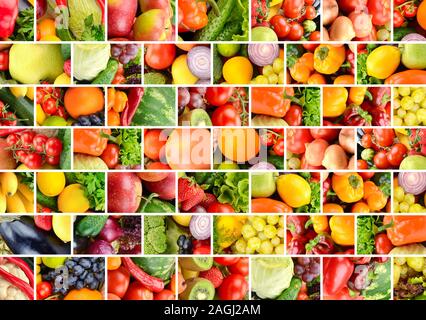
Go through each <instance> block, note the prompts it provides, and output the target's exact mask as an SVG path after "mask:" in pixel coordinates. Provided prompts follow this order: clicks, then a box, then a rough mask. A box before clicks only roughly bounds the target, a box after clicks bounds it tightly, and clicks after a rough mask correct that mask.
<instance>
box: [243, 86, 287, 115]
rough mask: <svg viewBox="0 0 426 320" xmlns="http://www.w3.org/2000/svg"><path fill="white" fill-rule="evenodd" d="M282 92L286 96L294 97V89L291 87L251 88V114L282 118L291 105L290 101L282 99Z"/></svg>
mask: <svg viewBox="0 0 426 320" xmlns="http://www.w3.org/2000/svg"><path fill="white" fill-rule="evenodd" d="M284 92H285V94H286V95H287V96H293V95H294V89H293V88H292V87H287V88H282V87H281V88H277V87H263V88H253V89H252V94H251V99H252V100H251V101H252V106H251V108H252V109H251V110H252V112H253V113H256V114H264V115H268V116H273V117H277V118H282V117H284V116H285V115H286V113H287V111H288V110H289V109H290V103H291V100H290V99H284Z"/></svg>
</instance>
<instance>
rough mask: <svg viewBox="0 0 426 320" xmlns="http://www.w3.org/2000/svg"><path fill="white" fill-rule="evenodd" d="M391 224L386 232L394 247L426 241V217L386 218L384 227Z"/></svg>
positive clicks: (402, 216)
mask: <svg viewBox="0 0 426 320" xmlns="http://www.w3.org/2000/svg"><path fill="white" fill-rule="evenodd" d="M390 223H393V225H392V227H390V228H388V229H386V232H387V235H388V238H389V240H390V241H391V242H392V244H393V245H394V246H402V245H405V244H411V243H418V242H423V241H426V216H406V215H398V216H385V217H384V218H383V225H388V224H390Z"/></svg>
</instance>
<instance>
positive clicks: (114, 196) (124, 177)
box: [108, 172, 142, 213]
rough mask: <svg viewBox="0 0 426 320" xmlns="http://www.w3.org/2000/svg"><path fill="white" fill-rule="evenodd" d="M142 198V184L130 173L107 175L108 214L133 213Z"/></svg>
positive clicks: (111, 173)
mask: <svg viewBox="0 0 426 320" xmlns="http://www.w3.org/2000/svg"><path fill="white" fill-rule="evenodd" d="M141 197H142V183H141V180H140V179H139V177H138V176H137V175H136V174H134V173H132V172H110V173H108V212H110V213H117V212H118V213H134V212H136V211H137V210H138V208H139V204H140V202H141Z"/></svg>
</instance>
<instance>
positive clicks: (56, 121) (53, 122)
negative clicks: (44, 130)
mask: <svg viewBox="0 0 426 320" xmlns="http://www.w3.org/2000/svg"><path fill="white" fill-rule="evenodd" d="M42 125H43V126H48V127H63V126H66V125H67V121H66V120H65V119H64V118H62V117H58V116H50V117H48V118H46V120H44V121H43V124H42Z"/></svg>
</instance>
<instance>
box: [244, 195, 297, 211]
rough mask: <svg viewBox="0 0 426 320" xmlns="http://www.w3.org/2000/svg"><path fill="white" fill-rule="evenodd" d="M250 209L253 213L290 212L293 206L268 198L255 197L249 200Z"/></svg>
mask: <svg viewBox="0 0 426 320" xmlns="http://www.w3.org/2000/svg"><path fill="white" fill-rule="evenodd" d="M251 210H252V212H253V213H292V212H293V208H292V207H290V206H289V205H287V204H285V203H284V202H281V201H278V200H274V199H269V198H257V199H253V200H251Z"/></svg>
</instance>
